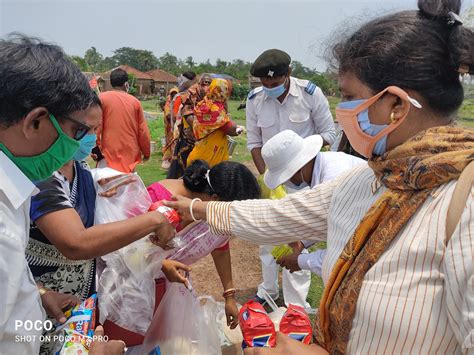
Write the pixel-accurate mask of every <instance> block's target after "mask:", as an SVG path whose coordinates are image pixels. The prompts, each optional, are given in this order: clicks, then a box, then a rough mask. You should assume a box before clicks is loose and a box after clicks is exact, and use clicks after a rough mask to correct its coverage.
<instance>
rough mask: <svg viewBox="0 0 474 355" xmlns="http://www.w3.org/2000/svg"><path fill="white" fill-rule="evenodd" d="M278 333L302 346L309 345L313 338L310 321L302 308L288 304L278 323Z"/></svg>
mask: <svg viewBox="0 0 474 355" xmlns="http://www.w3.org/2000/svg"><path fill="white" fill-rule="evenodd" d="M280 332H282V333H284V334H286V335H288V336H289V337H291V338H293V339H295V340H298V341H300V342H302V343H304V344H310V343H311V338H312V336H313V328H312V327H311V320H310V319H309V317H308V315H307V314H306V312H305V310H304V308H303V307H300V306H297V305H294V304H291V303H290V304H289V305H288V310H287V311H286V312H285V314H284V315H283V318H282V319H281V322H280Z"/></svg>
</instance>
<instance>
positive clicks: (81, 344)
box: [55, 294, 97, 355]
mask: <svg viewBox="0 0 474 355" xmlns="http://www.w3.org/2000/svg"><path fill="white" fill-rule="evenodd" d="M96 306H97V295H96V294H94V295H92V296H91V297H89V298H87V299H85V300H84V301H82V302H81V304H79V305H77V306H75V307H72V308H70V309H68V310H66V311H65V312H64V315H65V316H66V317H67V320H66V322H65V323H64V324H62V325H60V326H58V327H57V328H56V331H55V334H56V335H60V334H63V335H64V343H63V344H60V343H58V344H57V347H56V350H57V351H55V353H56V354H61V355H63V354H67V355H76V354H87V352H88V351H89V347H90V344H91V342H92V336H93V335H94V328H95V315H96ZM58 347H59V349H58Z"/></svg>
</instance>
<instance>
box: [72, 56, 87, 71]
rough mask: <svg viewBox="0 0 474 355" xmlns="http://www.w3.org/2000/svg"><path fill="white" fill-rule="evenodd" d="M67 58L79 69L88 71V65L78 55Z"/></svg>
mask: <svg viewBox="0 0 474 355" xmlns="http://www.w3.org/2000/svg"><path fill="white" fill-rule="evenodd" d="M69 59H71V61H72V62H73V63H74V64H76V65H77V66H78V67H79V69H81V71H89V66H88V65H87V62H86V61H85V59H84V58H82V57H80V56H78V55H73V56H70V57H69Z"/></svg>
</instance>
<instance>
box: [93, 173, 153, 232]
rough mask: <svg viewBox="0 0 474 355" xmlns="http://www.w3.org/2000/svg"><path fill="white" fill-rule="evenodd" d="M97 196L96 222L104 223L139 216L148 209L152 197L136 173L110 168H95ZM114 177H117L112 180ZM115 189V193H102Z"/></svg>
mask: <svg viewBox="0 0 474 355" xmlns="http://www.w3.org/2000/svg"><path fill="white" fill-rule="evenodd" d="M92 176H93V178H94V181H95V183H96V191H97V198H96V203H95V216H94V218H95V223H96V224H103V223H109V222H116V221H122V220H124V219H127V218H130V217H134V216H139V215H141V214H143V213H145V212H147V211H148V209H149V208H150V206H151V198H150V196H149V194H148V191H147V189H146V187H145V185H144V184H143V181H142V180H141V179H140V177H139V176H138V175H136V174H123V173H121V172H120V171H117V170H113V169H110V168H103V169H93V170H92ZM112 177H116V178H114V179H112V180H110V181H107V179H110V178H112ZM107 191H109V192H110V191H114V192H115V195H113V196H110V197H103V196H101V195H100V194H102V193H104V192H107Z"/></svg>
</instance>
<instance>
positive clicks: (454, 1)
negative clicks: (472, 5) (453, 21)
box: [418, 0, 461, 20]
mask: <svg viewBox="0 0 474 355" xmlns="http://www.w3.org/2000/svg"><path fill="white" fill-rule="evenodd" d="M418 9H419V10H420V12H421V14H422V15H424V16H426V17H429V18H434V19H440V20H441V19H445V18H446V17H447V16H448V14H449V13H450V12H454V13H455V14H457V15H459V13H460V12H461V0H418Z"/></svg>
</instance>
